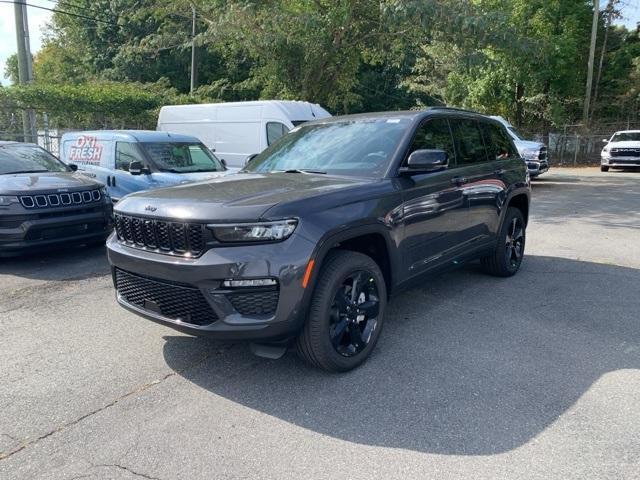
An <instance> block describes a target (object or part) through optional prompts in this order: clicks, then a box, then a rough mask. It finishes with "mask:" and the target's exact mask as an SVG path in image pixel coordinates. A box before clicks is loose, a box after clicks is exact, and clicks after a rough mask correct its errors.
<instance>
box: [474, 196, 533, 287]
mask: <svg viewBox="0 0 640 480" xmlns="http://www.w3.org/2000/svg"><path fill="white" fill-rule="evenodd" d="M525 243H526V224H525V221H524V216H523V215H522V211H521V210H520V209H518V208H515V207H509V208H508V209H507V211H506V212H505V216H504V220H503V223H502V226H501V227H500V232H499V233H498V237H497V240H496V246H495V249H494V251H493V253H492V254H491V255H487V256H486V257H483V258H481V259H480V264H481V265H482V268H483V269H484V270H485V272H487V273H488V274H490V275H495V276H497V277H510V276H512V275H515V274H516V273H518V270H519V269H520V265H521V264H522V259H523V258H524V248H525Z"/></svg>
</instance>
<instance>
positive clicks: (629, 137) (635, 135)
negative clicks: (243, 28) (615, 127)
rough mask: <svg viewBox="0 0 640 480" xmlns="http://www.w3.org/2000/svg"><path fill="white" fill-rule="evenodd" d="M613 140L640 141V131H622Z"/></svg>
mask: <svg viewBox="0 0 640 480" xmlns="http://www.w3.org/2000/svg"><path fill="white" fill-rule="evenodd" d="M611 141H612V142H640V132H620V133H616V134H615V135H614V136H613V138H612V139H611Z"/></svg>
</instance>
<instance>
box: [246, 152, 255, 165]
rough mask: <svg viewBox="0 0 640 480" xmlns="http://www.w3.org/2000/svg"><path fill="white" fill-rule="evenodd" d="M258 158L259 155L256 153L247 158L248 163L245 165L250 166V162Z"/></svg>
mask: <svg viewBox="0 0 640 480" xmlns="http://www.w3.org/2000/svg"><path fill="white" fill-rule="evenodd" d="M257 156H258V154H257V153H254V154H253V155H249V156H248V157H247V161H246V162H245V163H244V164H245V165H249V162H251V161H252V160H253V159H254V158H256V157H257Z"/></svg>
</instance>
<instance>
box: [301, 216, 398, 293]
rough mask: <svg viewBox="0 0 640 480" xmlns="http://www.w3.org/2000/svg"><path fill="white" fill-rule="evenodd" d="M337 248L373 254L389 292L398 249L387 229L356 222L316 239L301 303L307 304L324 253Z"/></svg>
mask: <svg viewBox="0 0 640 480" xmlns="http://www.w3.org/2000/svg"><path fill="white" fill-rule="evenodd" d="M340 248H342V249H345V250H352V251H355V252H359V253H363V254H365V255H367V256H369V257H371V258H373V260H374V261H375V262H376V263H377V264H378V266H379V267H380V270H381V271H382V274H383V275H384V279H385V284H386V286H387V293H388V294H389V293H390V292H391V291H392V290H393V286H394V285H395V284H397V280H398V278H399V272H398V271H397V269H398V266H399V265H401V263H400V261H399V260H400V259H399V258H398V256H399V253H398V251H397V248H396V247H395V244H394V243H393V240H392V238H391V236H390V235H389V231H388V229H387V228H385V227H384V226H382V225H377V224H373V225H360V226H357V227H349V228H344V229H343V230H341V231H340V232H335V233H332V234H328V235H326V236H325V237H324V238H323V239H322V240H321V241H320V242H318V246H317V247H316V249H315V251H314V253H313V255H312V257H311V258H312V260H313V261H314V265H313V269H312V271H311V276H310V278H309V284H308V288H307V290H308V291H307V292H306V297H307V298H306V299H305V300H306V301H305V303H306V304H307V305H308V302H309V299H310V297H311V292H313V289H314V287H315V285H316V282H317V279H318V275H319V273H320V271H321V269H322V264H323V262H324V260H325V258H326V256H327V255H328V253H329V252H330V251H332V250H334V249H340Z"/></svg>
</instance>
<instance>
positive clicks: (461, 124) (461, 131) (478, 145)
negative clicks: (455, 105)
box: [450, 118, 487, 166]
mask: <svg viewBox="0 0 640 480" xmlns="http://www.w3.org/2000/svg"><path fill="white" fill-rule="evenodd" d="M450 123H451V130H452V131H453V140H454V143H455V145H456V153H457V156H456V164H457V165H460V166H462V165H474V164H477V163H482V162H486V161H487V151H486V149H485V147H484V141H483V138H482V133H481V131H480V127H479V125H478V122H477V121H476V120H474V119H471V118H458V119H452V120H450Z"/></svg>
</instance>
